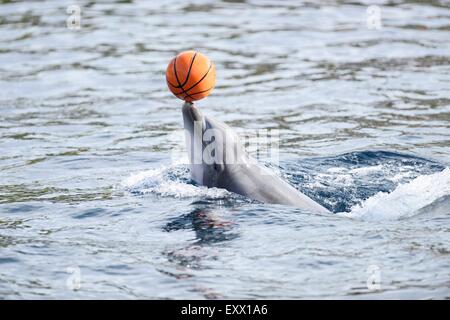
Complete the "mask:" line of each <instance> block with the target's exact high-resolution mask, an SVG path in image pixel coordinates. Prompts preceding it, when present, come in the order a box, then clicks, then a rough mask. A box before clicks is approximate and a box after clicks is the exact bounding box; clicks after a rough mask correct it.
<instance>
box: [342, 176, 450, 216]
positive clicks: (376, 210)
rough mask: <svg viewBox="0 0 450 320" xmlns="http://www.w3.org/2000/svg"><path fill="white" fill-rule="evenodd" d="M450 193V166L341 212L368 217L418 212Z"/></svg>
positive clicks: (346, 214)
mask: <svg viewBox="0 0 450 320" xmlns="http://www.w3.org/2000/svg"><path fill="white" fill-rule="evenodd" d="M446 195H450V168H446V169H445V170H443V171H441V172H437V173H434V174H431V175H425V176H419V177H417V178H415V179H414V180H412V181H410V182H408V183H405V184H400V185H399V186H398V187H397V188H396V189H395V190H394V191H392V192H390V193H387V192H379V193H377V194H376V195H374V196H372V197H370V198H369V199H367V200H365V201H364V202H363V203H361V204H360V205H356V206H354V207H353V208H352V210H351V211H350V212H343V213H339V214H340V215H343V216H347V217H350V218H357V219H364V220H393V219H400V218H405V217H409V216H413V215H415V214H416V213H417V212H418V211H419V210H420V209H422V208H424V207H425V206H428V205H430V204H432V203H433V202H434V201H435V200H437V199H439V198H441V197H443V196H446Z"/></svg>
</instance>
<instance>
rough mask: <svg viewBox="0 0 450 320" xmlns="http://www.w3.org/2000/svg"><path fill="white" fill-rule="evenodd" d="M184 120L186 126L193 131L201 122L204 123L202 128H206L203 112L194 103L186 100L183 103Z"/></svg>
mask: <svg viewBox="0 0 450 320" xmlns="http://www.w3.org/2000/svg"><path fill="white" fill-rule="evenodd" d="M183 121H184V128H185V129H187V130H189V131H190V132H193V129H194V126H195V125H196V124H197V125H199V123H201V124H202V126H201V127H200V128H202V129H203V128H204V122H205V118H204V117H203V114H202V112H201V111H200V110H199V109H198V108H197V107H196V106H194V104H193V103H189V102H186V103H185V104H184V105H183Z"/></svg>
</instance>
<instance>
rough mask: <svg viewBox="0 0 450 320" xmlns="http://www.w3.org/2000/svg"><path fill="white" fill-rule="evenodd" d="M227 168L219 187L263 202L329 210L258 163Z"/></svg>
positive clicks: (318, 210) (313, 209) (326, 211)
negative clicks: (224, 177)
mask: <svg viewBox="0 0 450 320" xmlns="http://www.w3.org/2000/svg"><path fill="white" fill-rule="evenodd" d="M227 170H229V171H228V172H227V174H226V175H225V176H226V177H227V179H226V181H220V182H219V184H221V185H222V186H219V187H222V188H224V189H227V190H229V191H232V192H235V193H238V194H241V195H244V196H247V197H249V198H251V199H254V200H258V201H261V202H265V203H274V204H283V205H290V206H296V207H300V208H304V209H306V210H310V211H314V212H323V213H329V212H330V211H329V210H327V209H326V208H324V207H323V206H321V205H320V204H318V203H317V202H315V201H314V200H312V199H311V198H309V197H308V196H306V195H304V194H303V193H301V192H300V191H298V190H297V189H295V188H294V187H293V186H291V185H290V184H289V183H287V182H286V181H284V180H283V179H281V178H280V177H278V176H277V175H276V174H275V173H273V172H272V171H270V170H269V169H268V168H266V167H264V166H262V165H260V164H257V163H252V164H249V165H246V164H235V165H232V166H228V167H227ZM224 180H225V179H224Z"/></svg>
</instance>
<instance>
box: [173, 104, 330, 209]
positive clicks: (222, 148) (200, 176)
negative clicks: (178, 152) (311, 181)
mask: <svg viewBox="0 0 450 320" xmlns="http://www.w3.org/2000/svg"><path fill="white" fill-rule="evenodd" d="M182 112H183V122H184V130H185V137H186V149H187V151H188V156H189V162H190V169H191V176H192V179H193V180H194V181H195V182H196V183H198V184H199V185H203V186H207V187H210V188H212V187H217V188H223V189H226V190H228V191H231V192H234V193H237V194H240V195H243V196H245V197H248V198H250V199H253V200H257V201H260V202H263V203H272V204H281V205H289V206H295V207H298V208H302V209H305V210H308V211H311V212H320V213H330V211H329V210H327V209H326V208H324V207H323V206H321V205H320V204H318V203H317V202H315V201H314V200H312V199H311V198H309V197H308V196H306V195H304V194H303V193H301V192H300V191H298V190H297V189H296V188H294V187H293V186H291V185H290V184H289V183H287V182H286V181H284V180H283V179H281V178H280V177H279V176H277V175H276V174H275V173H274V172H273V171H272V170H270V169H269V168H267V167H265V166H263V165H261V164H259V163H258V162H257V161H256V159H254V158H253V157H251V156H250V155H249V154H248V153H247V152H245V150H244V148H243V146H242V145H241V143H240V140H239V138H238V136H237V135H236V134H235V133H234V132H233V131H232V130H231V128H230V127H229V126H228V125H226V124H225V123H223V122H221V121H219V120H216V119H214V118H212V117H207V116H204V115H203V114H202V112H201V111H200V110H199V109H198V108H197V107H196V106H194V104H192V103H189V102H186V103H185V104H184V105H183V109H182Z"/></svg>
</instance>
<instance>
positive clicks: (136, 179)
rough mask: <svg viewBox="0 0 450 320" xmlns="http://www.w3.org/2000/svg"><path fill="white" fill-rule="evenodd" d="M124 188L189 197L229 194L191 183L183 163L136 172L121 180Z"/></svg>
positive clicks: (147, 192) (219, 196)
mask: <svg viewBox="0 0 450 320" xmlns="http://www.w3.org/2000/svg"><path fill="white" fill-rule="evenodd" d="M122 186H123V187H124V188H125V190H127V191H129V192H131V193H134V194H150V193H151V194H155V195H159V196H166V197H175V198H190V197H207V198H209V199H218V198H224V197H227V196H229V195H230V193H229V192H228V191H227V190H225V189H218V188H207V187H204V186H196V185H194V184H192V181H191V179H190V177H189V168H188V167H187V166H184V165H172V166H162V167H160V168H156V169H150V170H146V171H142V172H138V173H136V174H133V175H131V176H129V177H128V178H126V179H125V180H124V181H123V182H122Z"/></svg>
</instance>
